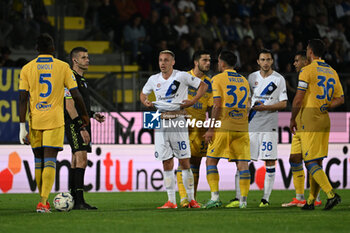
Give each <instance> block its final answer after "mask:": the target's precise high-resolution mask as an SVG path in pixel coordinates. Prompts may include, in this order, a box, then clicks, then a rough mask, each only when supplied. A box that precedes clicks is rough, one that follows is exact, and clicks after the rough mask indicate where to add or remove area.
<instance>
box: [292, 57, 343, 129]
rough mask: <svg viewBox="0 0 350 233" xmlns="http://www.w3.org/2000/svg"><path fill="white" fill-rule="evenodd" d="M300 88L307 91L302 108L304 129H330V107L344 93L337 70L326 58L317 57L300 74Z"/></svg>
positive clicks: (302, 126)
mask: <svg viewBox="0 0 350 233" xmlns="http://www.w3.org/2000/svg"><path fill="white" fill-rule="evenodd" d="M298 90H302V91H305V96H304V100H303V103H302V107H301V109H300V113H299V114H300V121H301V130H302V131H315V132H316V131H320V132H323V131H329V129H330V120H329V116H328V107H329V105H330V103H331V101H332V99H333V98H335V97H341V96H343V95H344V92H343V88H342V86H341V83H340V81H339V77H338V74H337V72H336V71H335V70H334V69H333V68H332V67H331V66H330V65H328V64H327V63H325V62H324V60H321V59H315V60H313V61H312V63H311V64H309V65H308V66H305V67H304V68H303V69H302V70H301V71H300V74H299V82H298Z"/></svg>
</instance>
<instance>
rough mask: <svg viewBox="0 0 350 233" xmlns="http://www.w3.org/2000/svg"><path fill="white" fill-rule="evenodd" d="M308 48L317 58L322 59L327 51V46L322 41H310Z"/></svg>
mask: <svg viewBox="0 0 350 233" xmlns="http://www.w3.org/2000/svg"><path fill="white" fill-rule="evenodd" d="M308 46H309V48H310V49H311V50H312V52H313V53H314V54H315V56H317V57H322V55H323V54H324V52H325V50H326V46H325V44H324V43H323V41H322V40H320V39H312V40H309V43H308Z"/></svg>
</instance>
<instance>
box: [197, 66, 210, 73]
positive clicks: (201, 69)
mask: <svg viewBox="0 0 350 233" xmlns="http://www.w3.org/2000/svg"><path fill="white" fill-rule="evenodd" d="M209 69H210V66H209V68H208V69H205V67H204V66H201V65H198V70H199V71H200V72H202V73H203V74H204V73H206V72H208V71H209Z"/></svg>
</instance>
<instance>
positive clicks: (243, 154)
mask: <svg viewBox="0 0 350 233" xmlns="http://www.w3.org/2000/svg"><path fill="white" fill-rule="evenodd" d="M207 157H210V158H217V159H221V158H224V159H228V160H229V161H230V162H235V161H250V141H249V133H248V132H232V131H231V132H230V131H217V132H215V135H214V140H213V142H212V143H211V144H209V146H208V153H207Z"/></svg>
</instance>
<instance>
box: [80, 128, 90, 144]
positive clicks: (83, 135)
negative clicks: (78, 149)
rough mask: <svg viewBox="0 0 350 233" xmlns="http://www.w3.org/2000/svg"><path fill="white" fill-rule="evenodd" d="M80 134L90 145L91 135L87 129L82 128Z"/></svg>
mask: <svg viewBox="0 0 350 233" xmlns="http://www.w3.org/2000/svg"><path fill="white" fill-rule="evenodd" d="M80 135H81V137H82V138H83V141H84V143H85V144H86V145H88V144H89V143H90V135H89V132H88V131H87V130H86V129H85V130H80Z"/></svg>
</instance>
